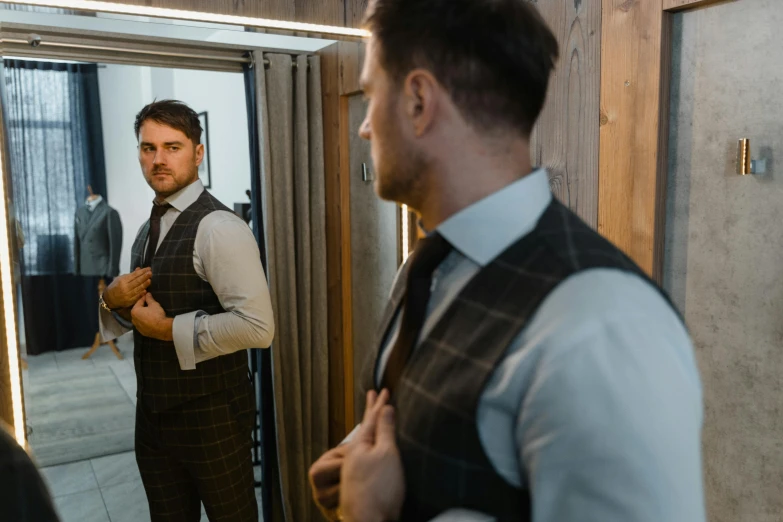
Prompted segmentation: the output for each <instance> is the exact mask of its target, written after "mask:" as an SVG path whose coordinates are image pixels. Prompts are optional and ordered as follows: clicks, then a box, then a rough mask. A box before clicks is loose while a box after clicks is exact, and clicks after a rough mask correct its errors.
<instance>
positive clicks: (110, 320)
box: [98, 306, 133, 342]
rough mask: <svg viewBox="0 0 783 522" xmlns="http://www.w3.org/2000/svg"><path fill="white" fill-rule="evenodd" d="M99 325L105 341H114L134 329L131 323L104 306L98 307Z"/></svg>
mask: <svg viewBox="0 0 783 522" xmlns="http://www.w3.org/2000/svg"><path fill="white" fill-rule="evenodd" d="M98 325H99V326H98V330H99V331H100V332H101V340H102V341H103V342H107V341H113V340H114V339H117V338H118V337H120V336H121V335H123V334H125V333H127V332H129V331H131V330H132V329H133V325H132V324H131V323H129V322H128V321H126V320H125V319H123V318H122V317H120V316H119V315H118V314H116V313H113V312H109V311H108V310H106V309H105V308H103V307H102V306H99V307H98Z"/></svg>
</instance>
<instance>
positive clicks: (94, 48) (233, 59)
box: [0, 38, 310, 69]
mask: <svg viewBox="0 0 783 522" xmlns="http://www.w3.org/2000/svg"><path fill="white" fill-rule="evenodd" d="M2 42H7V43H12V44H21V45H30V42H29V41H27V40H20V39H17V38H2V39H0V43H2ZM40 46H49V47H63V48H69V49H86V50H91V51H110V52H119V53H132V54H146V55H152V56H166V57H169V58H195V59H200V60H217V61H227V62H235V63H249V64H251V65H252V64H255V61H254V60H253V54H252V53H247V55H246V56H244V57H241V58H240V57H235V56H214V55H208V54H188V53H172V52H167V51H155V50H143V49H127V48H122V47H108V46H104V45H87V44H77V43H65V42H47V41H40V42H39V43H38V45H36V47H40ZM271 63H272V62H270V61H269V59H268V58H264V67H265V68H267V69H268V68H269V66H270V65H271ZM291 66H292V67H293V68H294V69H296V67H297V64H296V62H291ZM307 68H308V69H310V66H309V64H308V67H307Z"/></svg>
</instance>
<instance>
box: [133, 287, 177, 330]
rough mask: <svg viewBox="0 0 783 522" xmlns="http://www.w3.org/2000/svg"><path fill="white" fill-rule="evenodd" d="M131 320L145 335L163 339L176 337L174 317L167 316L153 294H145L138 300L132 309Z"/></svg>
mask: <svg viewBox="0 0 783 522" xmlns="http://www.w3.org/2000/svg"><path fill="white" fill-rule="evenodd" d="M131 320H132V321H133V326H135V327H136V330H138V332H139V333H140V334H141V335H143V336H144V337H151V338H153V339H159V340H161V341H172V340H173V339H174V333H173V327H174V319H169V318H168V317H166V311H165V310H163V307H162V306H160V304H159V303H158V302H157V301H156V300H155V299H154V298H153V297H152V294H145V295H144V297H142V298H141V299H139V300H138V301H137V302H136V305H135V306H134V307H133V310H131Z"/></svg>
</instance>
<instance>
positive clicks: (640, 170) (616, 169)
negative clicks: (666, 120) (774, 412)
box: [598, 0, 665, 277]
mask: <svg viewBox="0 0 783 522" xmlns="http://www.w3.org/2000/svg"><path fill="white" fill-rule="evenodd" d="M661 2H662V0H645V1H644V2H628V1H625V0H603V21H602V31H603V42H602V49H601V61H602V64H603V66H602V68H601V139H600V151H599V169H600V172H601V176H600V178H599V183H598V197H599V200H600V202H601V204H600V207H599V212H598V230H599V232H601V233H602V234H603V235H604V236H606V237H607V238H608V239H609V240H611V241H612V242H614V243H615V244H616V245H617V246H619V247H620V248H621V249H623V250H624V251H625V252H626V253H628V254H629V255H630V256H631V257H632V258H633V259H634V260H635V261H636V262H637V263H639V265H640V266H641V268H642V269H644V270H645V271H646V272H647V273H648V274H650V275H652V276H653V277H659V276H660V274H659V273H658V272H659V270H660V263H658V266H657V267H656V259H660V256H661V253H660V245H661V242H660V241H658V237H659V236H662V234H663V231H662V230H656V226H661V224H662V218H661V217H660V216H658V215H657V214H658V213H660V209H661V206H660V201H661V200H662V199H663V192H662V191H661V190H662V187H663V183H662V181H661V180H660V179H659V178H658V176H659V160H660V159H661V158H660V157H659V149H658V145H659V136H660V133H659V129H660V119H661V118H660V116H661V107H662V105H661V104H662V102H663V103H665V100H662V97H661V88H660V87H661V84H662V83H661V82H662V80H663V81H665V79H662V78H661V70H662V69H661V65H662V59H663V54H662V42H663V40H664V38H663V33H664V24H663V20H664V16H663V13H662V4H661ZM661 175H663V174H661Z"/></svg>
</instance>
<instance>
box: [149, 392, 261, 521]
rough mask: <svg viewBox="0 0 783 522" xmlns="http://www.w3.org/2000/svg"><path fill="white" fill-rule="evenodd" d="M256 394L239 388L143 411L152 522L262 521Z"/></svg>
mask: <svg viewBox="0 0 783 522" xmlns="http://www.w3.org/2000/svg"><path fill="white" fill-rule="evenodd" d="M255 411H256V410H255V399H254V393H253V387H252V385H251V384H250V382H248V383H247V385H244V384H243V385H241V386H236V387H233V388H229V389H226V390H223V391H220V392H218V393H213V394H211V395H205V396H203V397H200V398H198V399H195V400H193V401H190V402H187V403H185V404H182V405H180V406H178V407H176V408H172V409H170V410H166V411H162V412H158V413H155V412H152V411H151V410H150V409H149V408H147V407H145V406H144V404H143V402H142V400H141V399H140V400H139V402H138V406H137V408H136V462H137V463H138V465H139V471H140V472H141V479H142V482H143V483H144V489H145V490H146V492H147V500H148V501H149V507H150V517H151V519H152V522H175V521H176V522H192V521H197V520H200V518H201V503H202V502H203V503H204V508H205V510H206V512H207V517H208V518H209V520H210V521H211V522H258V504H257V502H256V496H255V489H254V478H253V462H252V459H251V445H252V438H251V434H252V430H253V427H254V425H255Z"/></svg>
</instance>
